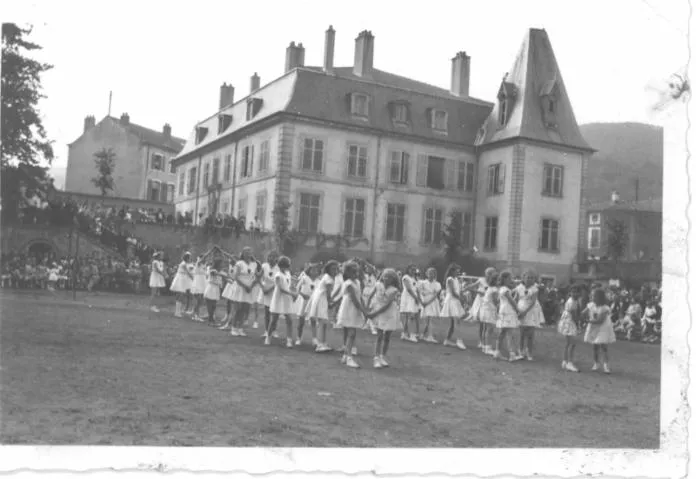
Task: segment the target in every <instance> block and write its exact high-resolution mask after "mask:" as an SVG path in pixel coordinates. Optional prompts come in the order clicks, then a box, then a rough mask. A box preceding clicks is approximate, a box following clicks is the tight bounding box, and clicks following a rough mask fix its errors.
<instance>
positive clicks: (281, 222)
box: [273, 201, 294, 256]
mask: <svg viewBox="0 0 696 479" xmlns="http://www.w3.org/2000/svg"><path fill="white" fill-rule="evenodd" d="M291 205H292V203H290V202H288V201H283V202H280V203H278V205H277V206H276V207H275V208H273V234H274V240H275V243H276V244H275V249H277V250H278V251H280V252H281V253H282V254H284V255H288V256H290V255H292V253H293V250H294V244H293V241H292V232H291V231H290V206H291Z"/></svg>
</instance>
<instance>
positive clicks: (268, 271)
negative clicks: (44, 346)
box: [150, 248, 615, 373]
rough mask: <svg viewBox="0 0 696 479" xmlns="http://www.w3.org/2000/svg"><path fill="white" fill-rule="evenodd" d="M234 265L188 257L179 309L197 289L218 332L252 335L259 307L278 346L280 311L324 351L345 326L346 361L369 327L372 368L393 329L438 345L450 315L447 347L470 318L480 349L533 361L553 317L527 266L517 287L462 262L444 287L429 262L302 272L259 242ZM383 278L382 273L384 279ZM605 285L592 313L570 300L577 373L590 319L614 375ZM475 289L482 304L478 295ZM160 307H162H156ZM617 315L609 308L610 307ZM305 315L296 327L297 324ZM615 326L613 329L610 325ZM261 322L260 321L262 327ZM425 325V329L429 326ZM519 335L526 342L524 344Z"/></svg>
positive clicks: (460, 344) (293, 338) (380, 363)
mask: <svg viewBox="0 0 696 479" xmlns="http://www.w3.org/2000/svg"><path fill="white" fill-rule="evenodd" d="M228 260H229V266H228V268H227V271H222V265H221V263H222V262H221V261H220V260H216V261H214V262H212V264H210V265H209V266H208V267H206V256H205V255H203V256H200V257H199V258H198V259H197V261H196V262H195V263H191V255H190V254H189V253H186V254H184V257H183V260H182V262H181V263H180V265H179V268H178V270H177V273H176V276H175V278H174V280H173V282H172V285H171V287H170V289H171V290H172V291H173V292H175V293H176V294H177V300H176V307H175V316H177V317H181V316H182V315H183V314H184V305H185V301H186V298H187V297H189V294H190V295H193V297H194V298H195V301H194V308H193V309H192V310H190V311H189V314H191V317H192V319H193V320H196V321H203V319H201V318H200V316H199V314H198V310H199V307H200V306H201V304H202V303H203V301H205V303H206V306H207V312H208V322H209V323H210V324H211V325H215V326H218V327H219V329H229V330H230V334H231V335H232V336H246V335H247V334H246V332H245V330H244V325H245V324H246V323H247V322H248V320H249V317H250V313H251V311H252V309H255V310H256V311H258V309H259V308H254V306H255V305H257V306H262V308H263V311H264V333H263V338H264V344H266V345H270V344H271V341H272V338H276V337H278V336H277V334H276V328H277V324H278V321H279V320H280V318H281V317H283V318H284V320H285V326H286V332H287V337H286V340H285V341H286V346H287V347H288V348H291V347H293V345H299V344H301V343H302V336H303V332H304V327H305V324H306V323H309V325H310V327H311V334H312V344H313V346H314V347H315V351H316V352H317V353H325V352H328V351H331V350H332V348H331V347H330V346H329V345H328V341H327V330H328V329H329V328H330V327H331V328H338V329H342V332H343V346H342V348H341V351H342V352H343V356H342V359H341V361H342V363H343V364H345V365H347V366H348V367H354V368H355V367H359V364H358V362H357V361H356V360H355V356H356V355H357V348H356V345H355V341H356V332H357V329H360V328H370V329H372V332H373V334H375V335H376V336H377V341H376V345H375V354H374V358H373V366H374V367H375V368H381V367H387V366H388V365H389V363H388V361H387V358H386V355H387V351H388V349H389V345H390V339H391V334H392V332H393V331H396V330H398V329H399V328H401V329H402V334H401V339H402V340H405V341H410V342H419V341H424V342H428V343H439V341H438V340H437V339H435V337H434V335H433V329H434V328H433V326H434V323H435V322H438V321H444V322H445V323H446V325H447V332H446V335H445V338H444V340H443V341H442V344H443V345H444V346H449V347H455V348H458V349H462V350H465V349H467V348H466V345H465V344H464V341H463V339H462V338H461V337H456V332H457V329H459V330H460V332H461V328H457V326H458V325H461V324H462V323H464V322H477V323H478V324H479V344H478V349H480V350H482V351H483V353H485V354H488V355H490V356H492V357H493V358H495V359H503V349H504V348H503V347H504V346H505V349H506V350H507V358H506V359H507V360H509V361H511V362H514V361H519V360H521V359H526V360H528V361H532V360H533V348H534V332H535V330H536V329H537V328H539V327H541V325H542V324H543V323H544V316H543V313H542V309H541V306H540V304H539V301H538V287H537V277H536V275H535V274H534V273H533V272H531V271H527V272H525V274H524V275H523V277H522V281H521V282H520V283H519V284H517V285H516V284H515V281H514V280H513V277H512V274H511V273H510V272H509V271H503V272H502V273H498V272H497V271H496V270H495V269H494V268H488V269H487V270H486V272H485V277H484V278H481V279H479V280H477V281H475V282H473V283H471V284H466V283H465V282H463V281H460V275H461V268H460V267H459V266H458V265H456V264H453V265H450V267H449V268H448V269H447V272H446V273H445V287H444V288H442V285H441V284H440V283H439V282H438V281H437V272H436V270H435V269H434V268H429V269H428V270H427V272H426V277H425V278H424V279H420V280H418V279H417V275H418V271H417V268H416V267H415V266H413V265H412V266H409V267H408V268H407V269H406V270H405V271H404V273H403V274H400V273H399V272H397V271H396V270H393V269H385V270H383V271H382V272H381V273H379V272H378V271H377V270H376V268H374V267H373V266H371V265H369V264H367V263H365V262H362V261H360V260H353V261H349V262H346V263H344V264H342V265H341V264H339V263H338V262H336V261H329V262H327V263H326V264H325V265H323V266H322V265H318V264H310V265H308V266H307V267H306V268H305V270H304V271H302V272H301V273H300V274H299V276H298V277H297V278H293V276H292V275H291V272H290V268H291V262H290V259H289V258H287V257H284V256H283V257H279V256H278V254H277V253H275V252H271V253H270V254H269V255H268V257H267V259H266V262H265V263H263V264H261V263H259V262H257V261H256V260H255V259H254V258H253V256H252V254H251V249H250V248H245V249H244V250H243V251H242V254H241V256H240V257H239V258H238V259H237V258H234V257H232V256H229V257H228ZM160 267H161V260H160V259H159V257H156V258H155V260H154V261H153V268H152V275H151V281H150V285H151V287H152V289H153V300H154V296H155V295H156V294H157V291H158V289H159V288H161V287H163V286H164V281H163V279H162V280H160V278H159V277H158V270H159V268H160ZM378 278H379V279H378ZM602 293H603V291H602V290H596V291H594V292H593V298H592V299H593V302H591V303H590V304H588V305H587V307H586V308H585V309H584V310H583V311H579V310H578V303H577V298H578V296H579V290H573V291H572V294H571V297H570V298H569V299H568V301H567V302H566V305H565V311H564V313H563V316H562V318H561V321H560V322H559V326H558V330H559V333H560V334H561V335H563V336H564V337H565V338H566V345H565V350H564V359H563V362H562V365H561V366H562V368H563V369H565V370H568V371H573V372H576V371H578V368H577V367H576V366H575V362H574V351H575V344H576V337H577V335H578V332H579V324H580V317H581V316H582V315H584V316H585V317H588V318H589V321H588V326H587V331H586V333H585V341H586V342H589V343H592V344H593V345H594V355H595V364H594V366H593V368H592V369H593V370H598V369H599V363H600V356H603V361H602V369H603V371H604V372H605V373H609V372H610V370H609V364H608V348H607V345H608V344H609V343H611V342H614V341H615V337H614V336H613V329H612V328H611V319H610V314H607V313H606V312H607V311H609V308H608V307H607V306H606V297H604V299H602ZM472 295H473V297H474V299H473V301H470V300H469V298H470V297H471V296H472ZM220 299H225V300H226V314H225V317H224V319H223V320H222V322H221V324H219V323H217V322H216V321H215V310H216V308H217V304H218V301H219V300H220ZM153 309H154V310H157V308H156V306H154V302H153ZM609 312H610V311H609ZM293 321H296V325H295V326H296V328H293ZM607 324H608V325H609V326H608V328H607V327H606V325H607ZM257 325H258V321H257V319H256V317H255V318H254V328H256V327H257ZM421 326H422V332H421ZM517 336H519V344H518V341H517V338H516V337H517Z"/></svg>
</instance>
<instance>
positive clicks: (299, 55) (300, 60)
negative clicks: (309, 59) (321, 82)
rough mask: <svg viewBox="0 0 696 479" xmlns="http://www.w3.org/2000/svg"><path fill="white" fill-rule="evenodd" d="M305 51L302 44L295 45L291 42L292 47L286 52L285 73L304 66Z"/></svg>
mask: <svg viewBox="0 0 696 479" xmlns="http://www.w3.org/2000/svg"><path fill="white" fill-rule="evenodd" d="M304 54H305V49H304V47H303V46H302V44H301V43H298V44H297V45H295V42H290V45H289V46H288V48H287V49H286V50H285V73H287V72H289V71H290V70H293V69H295V68H297V67H303V66H304Z"/></svg>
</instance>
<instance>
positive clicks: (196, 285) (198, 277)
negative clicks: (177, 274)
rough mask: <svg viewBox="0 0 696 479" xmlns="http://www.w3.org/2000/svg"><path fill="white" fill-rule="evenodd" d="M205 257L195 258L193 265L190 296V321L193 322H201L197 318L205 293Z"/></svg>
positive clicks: (199, 318)
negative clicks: (191, 305) (192, 304)
mask: <svg viewBox="0 0 696 479" xmlns="http://www.w3.org/2000/svg"><path fill="white" fill-rule="evenodd" d="M205 269H206V268H205V255H202V256H199V257H198V258H196V263H195V264H194V265H193V285H192V286H191V294H193V298H194V306H193V314H192V316H191V319H193V320H194V321H203V319H201V317H200V316H199V313H200V310H201V303H203V294H204V293H205V287H206V284H207V281H206V274H205V273H206V271H205Z"/></svg>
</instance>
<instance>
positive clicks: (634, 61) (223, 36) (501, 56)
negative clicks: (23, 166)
mask: <svg viewBox="0 0 696 479" xmlns="http://www.w3.org/2000/svg"><path fill="white" fill-rule="evenodd" d="M3 10H6V11H5V12H3V13H5V16H4V17H3V21H8V20H10V21H14V22H17V23H20V24H27V23H30V24H33V25H34V32H33V35H32V37H31V39H32V40H33V41H35V42H36V43H39V44H40V45H42V46H43V47H44V50H43V51H42V52H41V53H40V54H39V55H37V57H38V58H40V59H42V60H44V61H47V62H50V63H52V64H53V65H55V68H54V69H53V70H52V71H51V72H49V73H47V74H46V75H45V76H44V87H45V94H46V95H47V97H48V98H47V99H45V100H43V102H42V104H41V112H42V114H43V116H44V118H45V126H46V129H47V131H48V134H49V136H50V138H51V139H52V140H54V141H55V153H56V160H55V162H54V166H64V165H65V164H66V162H67V144H68V143H70V142H72V141H74V140H75V139H76V138H77V137H78V136H79V135H80V134H81V133H82V127H83V119H84V117H85V116H86V115H89V114H93V115H95V116H96V117H97V121H99V120H100V119H101V118H103V117H104V116H105V115H106V114H107V109H108V100H109V91H110V90H111V91H113V102H112V110H111V112H112V115H113V116H120V115H121V113H123V112H128V113H129V114H130V118H131V121H132V122H134V123H138V124H141V125H143V126H147V127H150V128H154V129H160V128H161V127H162V125H163V124H164V123H165V122H169V123H170V124H171V125H172V130H173V134H174V135H176V136H182V137H186V136H187V135H188V132H189V131H190V129H191V128H192V127H193V125H194V123H195V122H196V121H198V120H201V119H203V118H205V117H207V116H210V115H211V114H213V113H214V112H215V111H216V110H217V106H218V95H219V86H220V84H221V83H222V82H231V83H232V84H233V85H234V86H235V88H236V92H235V97H236V98H237V99H240V98H242V97H243V96H245V95H246V94H247V93H248V91H249V77H250V76H251V75H252V74H253V73H254V72H258V74H259V75H260V77H261V83H262V84H265V83H266V82H268V81H270V80H272V79H274V78H276V77H278V76H280V75H281V74H282V73H283V68H284V62H285V48H286V47H287V45H288V44H289V42H290V41H295V42H301V43H303V45H304V46H305V49H306V53H305V64H306V65H321V63H322V59H323V44H324V32H325V30H326V29H327V28H328V26H329V25H333V27H334V29H335V30H336V47H335V52H336V53H335V61H334V64H335V65H336V66H348V65H352V63H353V51H354V44H355V43H354V40H355V37H356V36H357V34H358V33H359V32H360V31H361V30H371V31H372V33H373V35H374V36H375V52H374V65H375V67H376V68H379V69H381V70H386V71H389V72H392V73H396V74H400V75H403V76H407V77H410V78H414V79H417V80H420V81H423V82H426V83H431V84H434V85H438V86H441V87H444V88H448V87H449V78H450V65H451V64H450V59H451V58H452V57H453V56H454V54H455V53H456V52H457V51H460V50H463V51H466V52H467V53H468V54H469V55H470V56H471V87H470V94H471V95H472V96H474V97H477V98H481V99H483V100H487V101H493V100H494V97H495V94H496V91H497V88H498V86H499V84H500V80H501V79H502V77H503V74H504V73H505V72H506V71H508V70H509V69H510V68H511V66H512V64H513V61H514V58H515V55H516V54H517V52H518V49H519V47H520V43H521V42H522V39H523V37H524V34H525V31H526V30H527V29H528V28H544V29H546V31H547V32H548V34H549V37H550V40H551V45H552V47H553V49H554V52H555V55H556V59H557V61H558V63H559V66H560V69H561V73H562V75H563V80H564V82H565V85H566V88H567V90H568V93H569V95H570V99H571V102H572V104H573V109H574V111H575V115H576V117H577V119H578V122H580V123H588V122H597V121H601V122H619V121H637V122H646V123H654V122H655V119H654V118H652V117H650V116H649V115H648V113H647V111H648V109H647V107H646V104H647V103H648V102H649V95H648V94H647V93H646V85H649V84H655V83H656V82H658V81H659V80H661V79H664V78H666V77H668V76H669V75H670V74H671V73H673V72H675V71H678V70H680V69H682V68H683V67H684V66H685V65H686V64H687V53H688V51H687V38H686V30H687V15H688V13H689V12H688V2H687V1H686V0H585V1H572V2H571V1H561V0H555V1H543V0H539V1H530V0H527V1H517V0H509V1H490V0H487V1H485V2H484V1H476V2H474V1H463V0H458V1H451V2H447V1H436V0H429V1H428V2H404V1H386V0H380V1H376V0H371V1H363V0H352V1H349V2H334V1H331V2H330V1H326V0H324V1H300V0H295V1H287V0H284V1H283V0H280V1H266V2H250V1H246V2H243V1H233V0H219V1H212V0H197V1H195V2H165V1H160V0H139V1H133V0H119V1H118V2H113V1H110V2H105V1H91V2H88V1H70V0H61V1H55V0H50V1H49V0H46V1H34V2H32V1H22V2H13V3H12V4H8V3H7V2H5V3H4V5H3ZM7 13H10V15H7Z"/></svg>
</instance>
